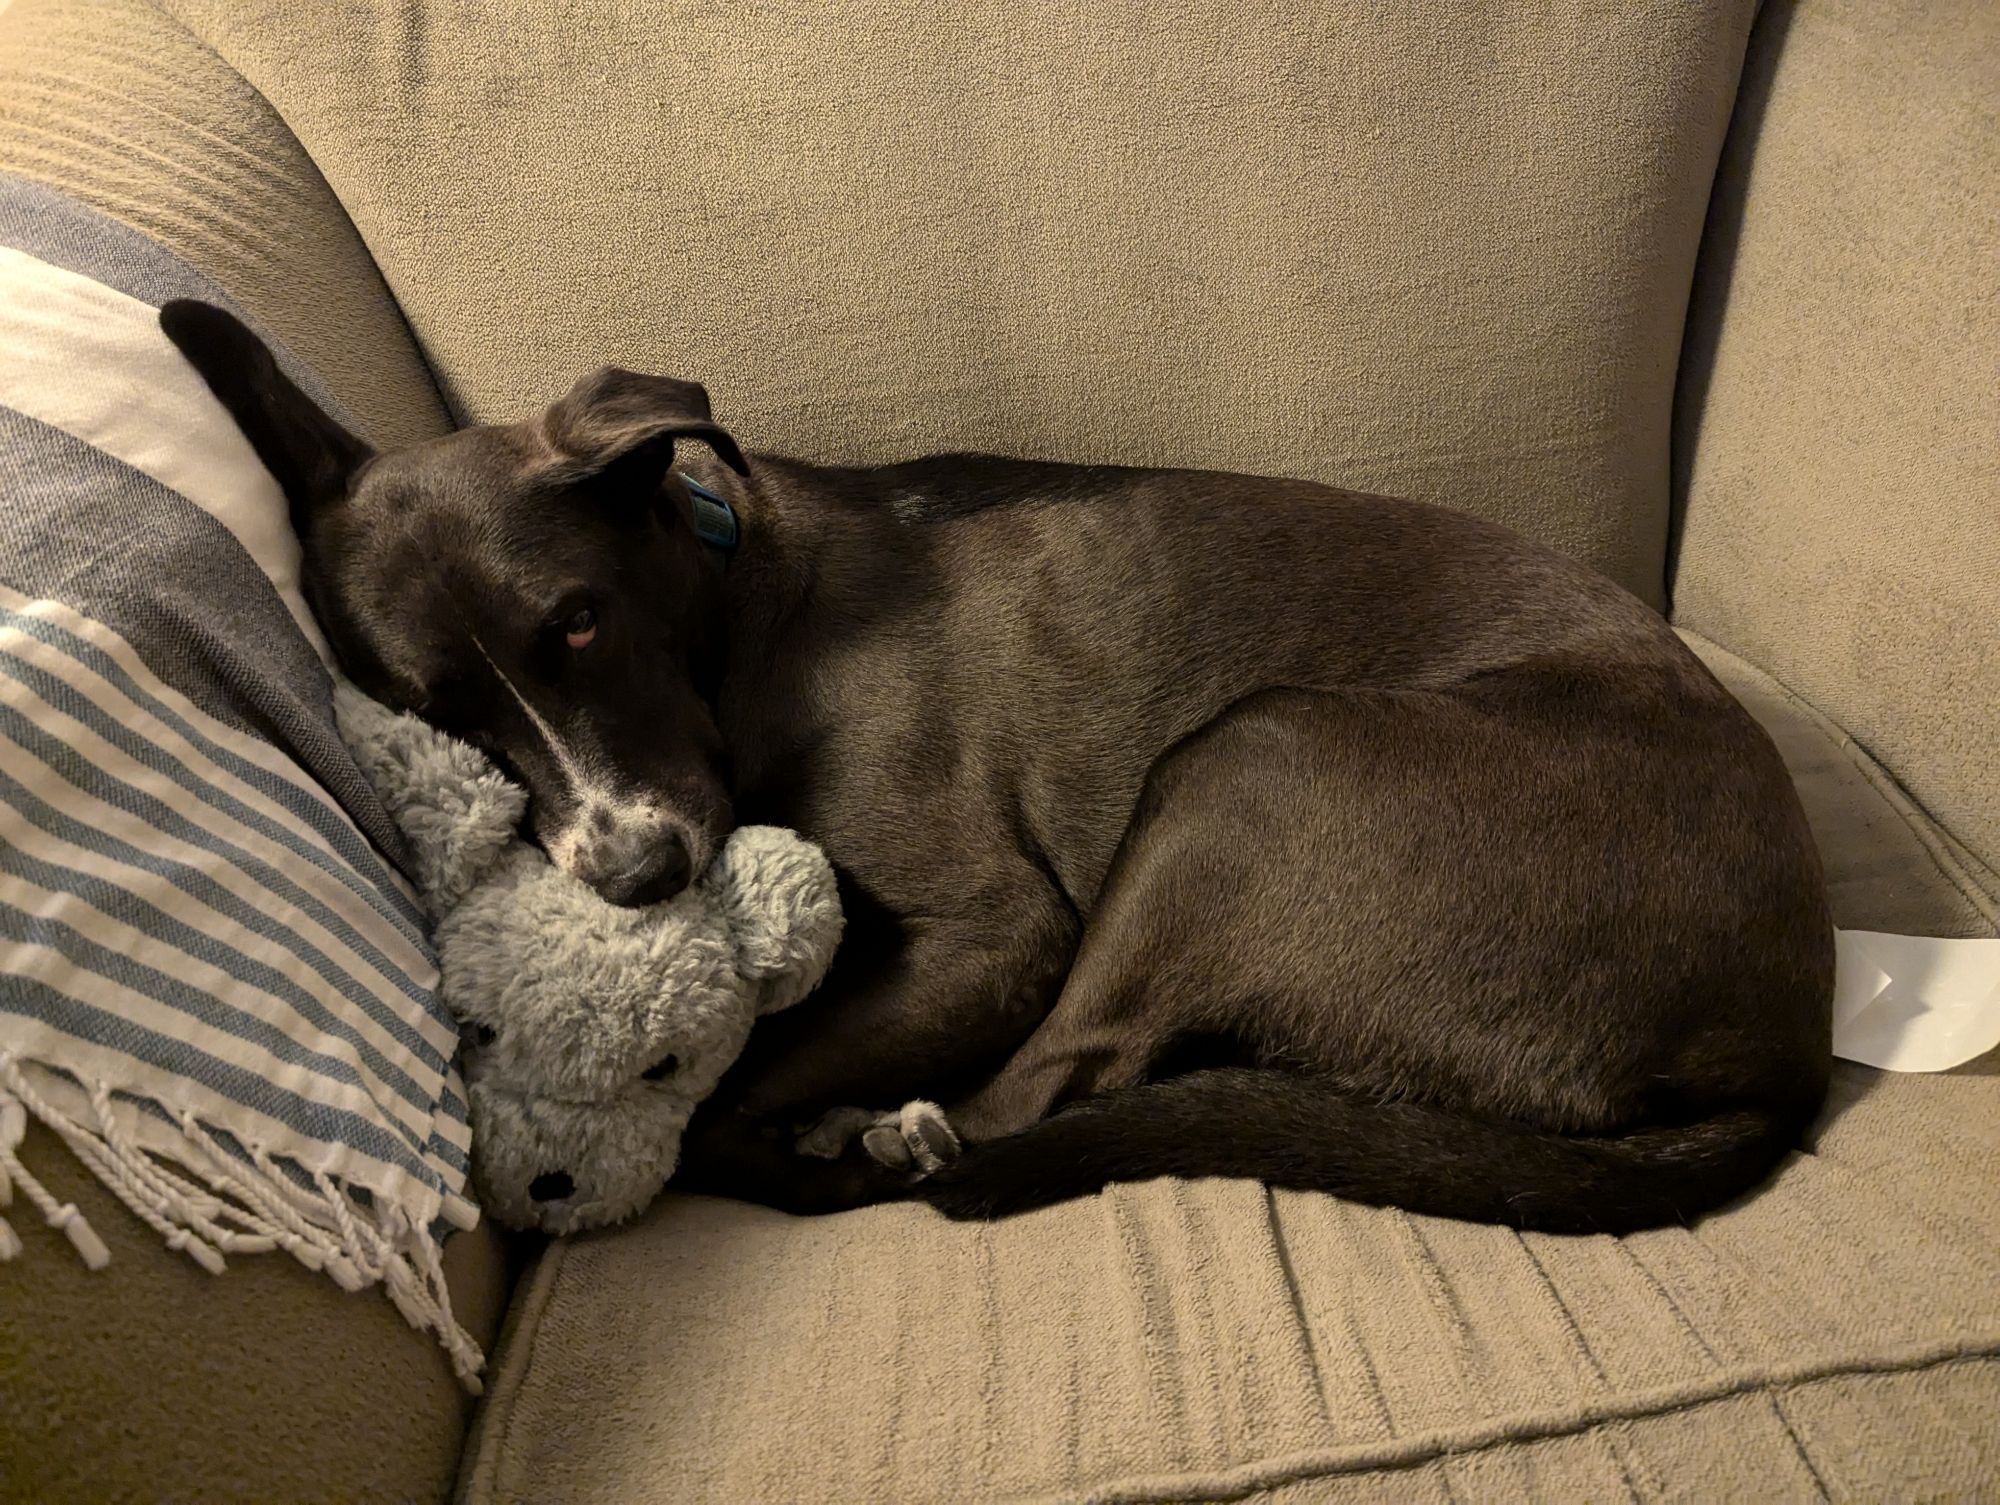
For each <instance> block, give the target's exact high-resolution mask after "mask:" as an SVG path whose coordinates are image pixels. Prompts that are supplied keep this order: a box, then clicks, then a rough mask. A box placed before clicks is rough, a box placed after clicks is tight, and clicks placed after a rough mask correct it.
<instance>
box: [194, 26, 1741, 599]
mask: <svg viewBox="0 0 2000 1505" xmlns="http://www.w3.org/2000/svg"><path fill="white" fill-rule="evenodd" d="M165 9H166V10H167V11H169V12H170V13H172V14H173V15H175V16H176V17H177V18H179V19H180V20H181V21H183V22H184V23H185V24H186V25H187V26H189V27H190V28H191V29H192V30H193V31H194V32H195V33H196V34H197V35H199V36H200V37H201V38H203V39H204V40H205V41H207V42H208V43H210V44H211V45H213V46H214V47H215V48H216V49H217V51H219V52H220V53H221V55H222V56H223V58H224V59H226V60H227V61H228V62H229V63H230V64H231V65H232V66H234V67H235V68H237V69H238V70H239V71H240V72H241V73H242V74H243V76H244V77H245V78H246V79H247V80H248V81H249V82H250V83H251V84H252V85H253V86H255V88H256V89H257V90H258V91H259V92H260V93H261V94H262V95H263V96H264V97H265V98H266V99H268V100H269V101H270V102H271V103H272V104H273V105H274V106H275V108H276V109H277V110H278V112H279V114H280V115H282V116H283V117H284V119H285V120H286V122H287V123H288V124H289V125H290V127H291V128H292V130H293V131H294V132H295V133H296V134H297V136H298V138H299V140H300V141H301V142H302V143H303V144H304V146H305V148H306V150H307V151H308V152H309V153H310V154H311V156H312V158H313V160H314V161H315V162H316V163H317V164H318V166H319V168H320V170H321V171H323V172H324V173H325V175H326V178H327V181H328V182H329V184H330V185H331V186H332V188H333V190H334V192H335V193H336V194H337V195H338V196H339V197H340V199H341V200H342V201H343V202H344V203H345V205H346V206H347V208H348V210H349V212H350V213H351V214H352V215H353V217H354V221H355V223H356V225H357V226H358V228H359V229H360V232H361V234H362V237H363V238H364V240H365V241H366V242H367V244H368V246H369V248H370V249H371V250H372V251H373V252H374V254H375V256H376V257H377V259H378V260H379V262H380V264H381V266H382V269H383V272H384V273H385V275H386V277H387V279H388V282H389V285H390V287H391V288H392V289H393V291H394V292H395V294H396V296H397V298H398V299H399V300H400V301H401V303H402V305H403V308H404V309H405V311H406V312H407V314H408V315H409V318H410V321H411V324H412V326H413V328H414V329H415V332H416V334H417V336H418V338H419V340H420V342H421V344H422V345H423V347H424V349H425V350H426V352H427V353H428V355H429V356H430V358H431V360H432V362H433V363H434V365H435V367H436V369H437V371H438V373H439V375H440V377H441V378H442V380H443V382H444V384H445V386H446V388H447V393H448V396H449V398H450V399H451V400H452V401H453V402H454V403H455V404H456V405H457V407H458V408H459V410H460V412H461V414H462V415H463V416H465V417H467V418H471V419H479V420H487V419H499V418H507V417H512V416H516V415H518V414H520V413H521V412H522V411H524V410H525V409H528V408H531V407H533V406H535V405H538V404H541V403H544V402H547V401H549V400H550V399H551V398H552V397H554V396H556V395H558V394H559V393H560V392H561V390H562V389H563V387H564V386H565V385H566V384H567V383H568V382H569V381H570V380H571V379H572V378H573V377H574V376H575V375H576V374H577V373H578V372H579V371H581V370H582V369H584V368H587V367H590V366H592V365H596V364H599V363H602V362H606V361H611V362H617V363H621V364H625V365H630V366H635V367H639V368H642V369H652V370H657V371H664V372H670V373H672V374H675V375H679V376H682V377H688V378H693V379H697V380H700V381H703V382H705V383H707V384H708V386H709V388H710V390H711V392H712V393H713V395H714V396H715V398H716V401H717V406H718V410H719V412H720V414H721V415H722V417H723V418H724V419H725V421H727V422H728V423H729V424H731V425H732V427H733V428H734V429H735V431H736V432H737V434H738V436H739V437H740V438H741V439H742V440H743V441H744V442H745V443H746V444H747V445H750V446H752V447H755V448H764V449H774V450H779V451H786V452H791V453H795V454H799V455H802V456H804V457H807V458H813V459H822V460H829V461H833V460H848V461H871V460H881V459H889V458H894V457H899V456H907V455H910V454H914V453H923V452H926V451H931V450H936V449H944V448H982V449H995V450H1002V451H1009V452H1015V453H1024V454H1030V455H1035V456H1041V457H1047V458H1056V459H1068V460H1080V461H1127V462H1134V463H1150V464H1181V465H1196V466H1212V467H1220V468H1227V469H1238V470H1250V471H1267V472H1275V473H1282V474H1293V475H1304V476H1309V477H1313V478H1317V479H1323V480H1329V481H1336V482H1340V483H1342V484H1346V485H1350V486H1355V487H1360V488H1366V489H1371V490H1382V491H1388V492H1392V493H1398V494H1404V495H1415V496H1421V497H1426V498H1430V499H1433V500H1440V501H1444V502H1447V503H1451V504H1454V505H1457V506H1461V507H1465V508H1467V509H1470V510H1473V511H1477V512H1480V513H1483V514H1485V515H1487V516H1490V517H1496V518H1500V519H1502V520H1505V521H1507V522H1510V523H1513V524H1515V525H1517V526H1520V527H1522V528H1524V529H1525V530H1527V531H1528V532H1530V533H1532V534H1535V535H1537V536H1539V537H1541V538H1543V539H1546V540H1548V541H1550V542H1552V543H1554V544H1556V545H1558V546H1560V547H1561V548H1563V549H1565V550H1567V551H1568V552H1569V553H1571V554H1573V555H1576V556H1578V557H1580V558H1583V559H1586V560H1588V561H1590V562H1591V563H1593V564H1595V565H1597V566H1599V567H1601V568H1602V569H1604V570H1606V571H1607V572H1609V573H1610V574H1612V575H1613V576H1614V577H1615V578H1617V579H1618V580H1619V581H1621V582H1622V583H1624V584H1625V585H1626V586H1628V587H1630V588H1631V589H1632V590H1634V591H1636V592H1638V593H1639V594H1640V595H1641V596H1643V597H1645V598H1646V599H1648V600H1650V601H1655V602H1657V601H1659V600H1660V599H1661V594H1662V586H1661V581H1662V575H1663V540H1664V537H1665V530H1666V507H1667V472H1668V465H1667V443H1668V421H1669V407H1670V399H1671V388H1672V382H1673V375H1674V369H1675V364H1676V360H1677V357H1678V351H1679V341H1680V331H1681V325H1682V320H1683V316H1684V313H1685V308H1686V300H1687V291H1688V286H1689V280H1690V277H1691V274H1692V266H1693V260H1694V254H1695V248H1696V244H1697V241H1698V239H1699V236H1700V232H1701V226H1702V217H1703V212H1704V206H1705V204H1706V202H1707V198H1708V191H1709V184H1710V179H1711V176H1712V173H1713V169H1714V164H1715V159H1716V154H1717V152H1718V150H1719V147H1720V143H1721V140H1722V136H1723V132H1724V129H1725V127H1726V125H1727V122H1728V118H1729V111H1730V103H1731V100H1732V98H1733V95H1734V91H1735V84H1736V77H1737V71H1738V68H1739V65H1740V61H1741V56H1742V50H1743V43H1744V38H1745V35H1746V32H1747V28H1748V23H1749V16H1750V12H1751V10H1752V5H1751V4H1750V3H1749V0H1707V3H1700V4H1686V3H1682V0H1648V3H1638V4H1634V3H1630V0H1588V3H1577V4H1571V5H1564V6H1548V5H1520V6H1505V7H1490V8H1484V9H1482V10H1480V11H1477V12H1474V11H1468V10H1466V9H1465V8H1462V7H1457V6H1439V5H1416V4H1407V5H1399V6H1396V7H1393V8H1391V7H1381V6H1373V5H1365V4H1362V3H1359V0H1342V3H1334V4H1325V5H1311V6H1302V5H1298V4H1296V3H1294V0H1172V3H1169V4H1165V5H1159V6H1151V7H1126V6H1104V5H1094V4H1088V3H1084V0H1033V3H1028V4H1005V3H1000V0H974V3H970V4H965V5H959V6H955V7H947V8H922V9H921V10H920V11H919V12H913V11H912V8H910V7H908V6H904V5H899V4H891V3H886V0H779V3H775V4H769V5H757V6H716V5H711V4H702V3H694V0H642V3H635V4H628V5H618V6H602V7H580V6H576V5H571V4H558V3H554V0H519V3H514V4H509V5H506V6H500V5H476V4H475V5H464V4H454V5H450V6H446V5H443V4H435V3H425V0H381V3H371V4H353V5H341V6H297V5H282V6H281V5H278V4H276V3H269V0H267V3H261V4H244V3H242V0H169V3H168V4H167V5H166V6H165Z"/></svg>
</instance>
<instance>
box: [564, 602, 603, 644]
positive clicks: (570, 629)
mask: <svg viewBox="0 0 2000 1505" xmlns="http://www.w3.org/2000/svg"><path fill="white" fill-rule="evenodd" d="M562 629H563V641H564V642H565V643H568V644H569V645H570V647H572V648H588V647H589V646H590V640H591V639H592V638H594V637H596V636H597V613H596V612H594V611H592V610H591V609H590V608H589V607H588V606H579V607H578V608H577V609H576V610H575V611H573V612H571V613H570V614H569V615H568V616H567V617H565V618H563V624H562Z"/></svg>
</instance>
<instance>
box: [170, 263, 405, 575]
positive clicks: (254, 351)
mask: <svg viewBox="0 0 2000 1505" xmlns="http://www.w3.org/2000/svg"><path fill="white" fill-rule="evenodd" d="M160 328H161V330H162V331H164V332H165V334H166V336H167V338H168V339H170V340H172V341H173V342H174V344H175V345H176V346H177V347H179V349H180V352H181V354H182V355H184V356H186V357H187V359H188V364H189V365H191V366H193V367H194V368H195V370H196V371H198V372H200V373H201V379H202V380H203V381H205V382H207V383H208V388H209V390H210V391H211V392H213V393H214V394H215V395H216V398H217V399H218V400H219V401H220V402H221V403H222V405H223V407H225V408H227V409H228V410H229V416H230V417H232V418H234V419H235V420H236V426H237V427H238V428H240V429H242V430H243V437H244V438H246V439H248V440H249V441H250V447H251V448H252V449H254V450H255V451H256V452H257V458H258V459H260V460H262V461H263V462H264V468H265V469H266V470H268V471H270V472H271V474H272V475H273V476H274V477H276V479H277V482H278V487H279V489H280V490H281V491H283V492H284V493H285V501H286V503H287V504H288V505H289V506H290V508H291V514H292V529H293V531H294V532H296V533H297V534H298V535H299V537H300V538H302V539H303V538H306V537H307V536H309V535H310V534H311V532H312V527H313V522H314V520H315V519H316V518H317V517H318V516H319V515H320V514H321V513H322V512H324V511H325V509H327V508H328V507H331V506H335V505H337V504H338V503H339V502H340V501H341V500H342V499H344V498H345V497H346V495H347V492H348V488H349V486H350V485H351V484H352V483H353V480H354V476H355V473H356V472H357V471H359V470H360V469H361V467H362V465H363V464H365V463H366V462H367V461H368V460H369V458H370V457H371V456H372V455H373V454H374V451H373V450H371V449H369V447H368V446H367V445H366V444H364V443H362V442H361V440H359V439H357V438H355V437H354V435H352V434H350V433H348V431H347V430H346V429H344V428H342V427H341V426H340V425H339V424H338V423H335V422H334V421H333V419H331V418H329V417H328V416H327V415H326V414H325V413H323V412H321V411H320V407H319V404H318V403H316V402H314V401H313V400H312V399H311V398H310V397H308V396H306V394H305V393H303V392H301V391H300V390H299V389H298V387H297V385H296V384H294V383H293V381H292V379H291V378H290V377H289V376H287V375H285V373H284V372H283V371H281V370H279V369H278V363H277V361H276V360H274V359H273V358H272V356H271V352H270V351H269V350H268V349H267V348H266V347H265V345H264V342H263V341H262V340H260V339H258V338H257V336H256V335H255V334H253V333H251V331H250V329H249V327H248V326H247V325H245V324H244V322H243V321H242V320H241V319H239V318H237V317H236V316H235V315H234V314H232V313H229V312H228V311H227V310H225V309H220V308H217V307H216V306H215V305H214V304H212V303H200V302H197V301H195V300H194V299H192V298H176V299H174V300H173V301H172V302H170V303H168V304H166V305H165V306H163V307H162V308H161V309H160Z"/></svg>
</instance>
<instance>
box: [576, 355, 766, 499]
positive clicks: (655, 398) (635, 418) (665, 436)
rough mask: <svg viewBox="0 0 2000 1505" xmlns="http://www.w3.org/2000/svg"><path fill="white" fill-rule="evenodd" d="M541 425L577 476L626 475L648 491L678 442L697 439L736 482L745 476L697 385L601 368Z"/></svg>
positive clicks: (742, 464) (738, 452) (744, 468)
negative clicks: (727, 469) (719, 461)
mask: <svg viewBox="0 0 2000 1505" xmlns="http://www.w3.org/2000/svg"><path fill="white" fill-rule="evenodd" d="M542 426H543V431H544V433H545V434H546V435H547V437H548V441H549V443H550V444H551V445H553V446H554V447H555V448H556V450H557V451H558V452H559V453H561V454H562V455H563V456H564V457H565V458H566V459H567V460H568V461H569V462H570V463H571V464H573V465H574V466H575V467H576V468H577V471H578V473H579V475H581V476H594V475H600V474H612V473H619V474H624V475H628V476H629V478H630V479H631V480H632V481H633V482H634V483H635V484H637V485H639V486H642V487H645V488H646V489H648V490H650V489H651V488H652V487H654V486H657V485H658V484H659V479H660V477H661V476H663V475H665V474H666V470H667V467H668V466H669V465H671V464H672V463H673V459H674V441H675V440H676V439H698V440H700V441H701V442H702V443H703V444H706V445H707V446H708V447H709V448H710V449H712V450H714V451H715V452H716V454H717V455H719V456H720V457H721V458H722V462H723V463H724V464H725V465H727V466H728V467H729V468H730V469H731V470H733V471H735V472H736V473H737V474H738V475H748V474H749V473H750V467H749V465H748V464H746V463H745V462H744V459H743V451H742V450H740V449H738V448H737V447H736V441H735V440H734V439H732V438H730V436H729V432H728V430H726V429H724V428H723V427H722V426H721V425H720V424H718V423H717V422H716V421H715V420H714V419H713V418H712V417H710V416H709V411H708V393H707V391H706V390H704V389H703V388H702V386H701V385H700V384H699V383H698V382H691V381H675V380H674V379H673V378H672V377H667V376H646V375H644V374H642V373H640V372H637V371H621V370H619V369H618V368H617V367H616V366H606V367H604V368H603V369H602V370H598V371H593V372H591V374H590V375H588V376H586V377H584V378H583V380H582V381H580V382H578V383H577V384H576V385H575V386H574V387H571V388H570V389H569V395H568V396H566V397H564V398H563V399H562V401H560V402H558V403H556V404H555V405H554V406H553V407H551V408H550V409H549V410H548V412H547V413H546V414H545V415H544V416H543V419H542Z"/></svg>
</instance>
